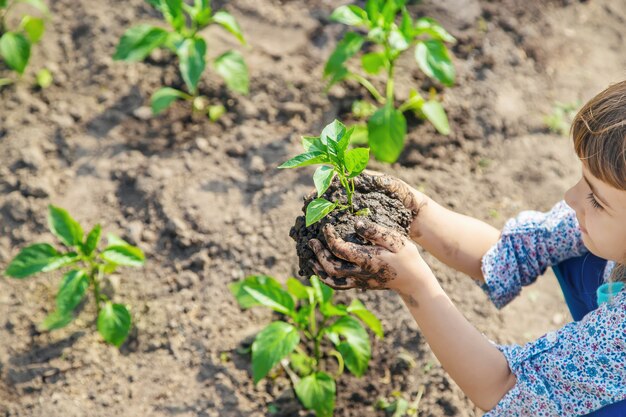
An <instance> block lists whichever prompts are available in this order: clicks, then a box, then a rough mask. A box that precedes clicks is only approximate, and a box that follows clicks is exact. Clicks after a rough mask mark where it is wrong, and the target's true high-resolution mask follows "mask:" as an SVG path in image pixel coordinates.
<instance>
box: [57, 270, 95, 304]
mask: <svg viewBox="0 0 626 417" xmlns="http://www.w3.org/2000/svg"><path fill="white" fill-rule="evenodd" d="M88 287H89V278H88V277H87V274H86V273H85V271H83V270H81V269H73V270H71V271H69V272H67V273H65V275H63V280H62V281H61V285H60V287H59V292H58V293H57V296H56V304H57V311H58V312H60V313H61V314H65V313H71V312H72V311H73V310H74V309H75V308H76V306H77V305H78V304H79V303H80V301H81V300H82V299H83V297H84V296H85V291H86V290H87V288H88Z"/></svg>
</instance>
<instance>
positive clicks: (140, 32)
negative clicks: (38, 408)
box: [0, 0, 249, 121]
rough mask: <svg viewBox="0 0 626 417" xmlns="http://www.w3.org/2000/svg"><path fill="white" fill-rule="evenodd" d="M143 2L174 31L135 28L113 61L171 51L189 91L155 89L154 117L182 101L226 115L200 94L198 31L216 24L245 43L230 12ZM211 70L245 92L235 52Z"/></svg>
mask: <svg viewBox="0 0 626 417" xmlns="http://www.w3.org/2000/svg"><path fill="white" fill-rule="evenodd" d="M0 1H1V0H0ZM146 1H147V2H148V3H149V4H150V5H151V6H153V7H154V8H155V9H157V10H158V11H159V12H161V13H162V14H163V17H164V18H165V20H166V21H167V22H168V23H169V25H170V26H171V28H172V30H170V31H168V30H166V29H163V28H161V27H157V26H152V25H147V24H143V25H138V26H134V27H132V28H130V29H128V30H127V31H126V32H125V33H124V35H123V36H122V38H121V39H120V42H119V44H118V45H117V50H116V52H115V55H113V58H114V59H116V60H123V61H143V60H144V59H145V58H146V57H147V56H148V55H149V54H150V52H151V51H152V50H153V49H155V48H159V47H163V48H167V49H169V50H170V51H172V52H173V53H174V54H175V55H176V56H177V57H178V61H179V69H180V73H181V76H182V78H183V81H184V82H185V85H186V86H187V90H188V91H187V92H185V91H181V90H178V89H175V88H171V87H162V88H161V89H159V90H157V91H156V92H155V93H154V94H153V95H152V99H151V102H152V111H153V113H154V114H157V113H160V112H161V111H163V110H165V109H166V108H168V107H169V106H170V104H172V103H173V102H174V101H176V100H180V99H182V100H187V101H190V102H191V104H192V109H193V111H194V112H202V113H206V114H207V115H208V116H209V118H210V119H211V120H212V121H215V120H217V119H219V117H220V116H221V115H222V114H224V112H225V111H226V109H225V107H224V106H223V105H222V104H220V103H216V104H215V103H214V104H210V102H211V101H210V100H209V98H207V97H205V96H202V95H199V93H198V82H199V81H200V77H201V76H202V73H203V72H204V70H205V68H206V63H207V57H206V51H207V44H206V41H205V40H204V38H203V37H202V36H201V35H200V31H201V30H203V29H204V28H206V27H207V26H209V25H212V24H218V25H220V26H222V27H223V28H224V29H226V30H227V31H228V32H230V33H232V34H233V35H234V36H235V37H236V38H237V40H238V41H239V42H241V44H243V45H245V44H246V41H245V40H244V38H243V33H242V31H241V28H240V27H239V24H238V23H237V21H236V20H235V18H234V17H233V16H232V15H231V14H230V13H228V12H225V11H223V10H219V11H217V12H214V11H213V9H212V7H211V2H210V0H194V4H193V6H190V5H189V4H187V3H185V2H184V1H183V0H146ZM213 68H214V69H215V71H216V72H217V73H218V74H219V75H220V76H222V77H223V78H224V81H225V82H226V86H227V87H228V88H229V89H230V90H232V91H234V92H237V93H241V94H248V84H249V81H248V67H247V66H246V63H245V62H244V60H243V57H242V56H241V54H240V53H239V52H237V51H234V50H231V51H227V52H224V53H223V54H221V55H219V56H218V57H216V58H215V59H214V60H213Z"/></svg>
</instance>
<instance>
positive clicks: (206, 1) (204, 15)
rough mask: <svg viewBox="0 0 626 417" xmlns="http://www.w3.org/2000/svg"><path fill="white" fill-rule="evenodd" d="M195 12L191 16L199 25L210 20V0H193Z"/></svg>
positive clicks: (211, 10) (201, 25) (203, 24)
mask: <svg viewBox="0 0 626 417" xmlns="http://www.w3.org/2000/svg"><path fill="white" fill-rule="evenodd" d="M193 3H194V9H195V13H194V15H193V16H192V18H193V19H194V20H195V21H196V23H198V25H199V26H200V27H203V26H205V25H206V24H208V23H209V22H210V21H211V13H212V12H213V9H211V1H210V0H194V2H193Z"/></svg>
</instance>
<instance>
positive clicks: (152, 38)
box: [113, 25, 168, 61]
mask: <svg viewBox="0 0 626 417" xmlns="http://www.w3.org/2000/svg"><path fill="white" fill-rule="evenodd" d="M167 36H168V32H167V31H166V30H165V29H161V28H158V27H155V26H151V25H137V26H134V27H132V28H130V29H128V30H126V32H124V35H122V38H121V39H120V42H119V43H118V44H117V48H116V50H115V54H114V55H113V59H115V60H122V61H143V60H144V59H145V58H146V57H147V56H148V55H149V54H150V52H152V50H153V49H154V48H157V47H159V46H161V45H163V44H164V43H165V41H166V40H167Z"/></svg>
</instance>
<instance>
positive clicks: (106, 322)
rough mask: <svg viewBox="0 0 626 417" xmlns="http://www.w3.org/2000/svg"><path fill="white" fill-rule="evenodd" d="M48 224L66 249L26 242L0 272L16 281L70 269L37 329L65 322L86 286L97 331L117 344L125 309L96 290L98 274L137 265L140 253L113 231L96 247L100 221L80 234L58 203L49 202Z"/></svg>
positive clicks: (125, 323) (125, 327) (126, 319)
mask: <svg viewBox="0 0 626 417" xmlns="http://www.w3.org/2000/svg"><path fill="white" fill-rule="evenodd" d="M48 224H49V227H50V231H51V232H52V233H53V234H54V235H55V236H56V237H57V238H58V239H59V240H60V241H61V243H62V244H63V245H64V246H66V247H67V249H68V250H66V251H62V252H59V251H57V250H56V249H55V248H54V247H53V246H52V245H50V244H48V243H36V244H34V245H30V246H28V247H26V248H24V249H22V250H21V251H20V253H19V254H18V255H17V256H16V257H15V258H14V259H13V260H12V261H11V263H10V264H9V266H8V267H7V269H6V271H5V274H6V275H8V276H10V277H13V278H20V279H21V278H26V277H28V276H30V275H33V274H36V273H38V272H49V271H53V270H56V269H59V268H62V267H71V269H70V270H69V271H68V272H66V273H65V274H64V275H63V280H62V281H61V285H60V286H59V292H58V293H57V295H56V310H55V311H54V312H53V313H51V314H50V315H48V317H46V319H45V320H44V321H43V323H42V325H41V327H42V328H43V329H45V330H54V329H60V328H61V327H65V326H66V325H68V324H69V323H70V322H71V321H72V320H73V319H74V312H75V310H76V309H77V307H78V306H79V304H80V303H81V301H82V300H83V298H84V297H85V294H86V292H87V290H88V289H89V288H91V291H92V292H93V297H94V300H95V303H96V314H97V327H98V331H99V332H100V334H101V335H102V337H103V338H104V340H106V341H107V342H108V343H111V344H113V345H115V346H117V347H119V346H121V345H122V343H124V340H126V337H127V336H128V332H129V331H130V325H131V316H130V313H129V312H128V309H127V308H126V307H125V306H124V305H123V304H116V303H113V302H112V301H111V300H109V298H108V297H107V296H106V295H105V294H103V293H102V292H101V291H100V288H101V285H102V281H103V279H104V276H105V275H106V274H111V273H113V272H114V271H115V270H116V269H117V267H118V266H133V267H140V266H142V265H143V263H144V255H143V252H142V251H141V249H139V248H137V247H135V246H131V245H130V244H128V243H126V242H125V241H123V240H122V239H120V238H118V237H116V236H113V235H108V236H107V240H108V242H107V246H106V247H105V248H104V250H102V251H99V250H98V243H99V242H100V234H101V228H100V225H96V226H95V227H94V228H93V229H91V231H90V232H89V233H88V234H87V235H86V236H84V233H83V229H82V227H81V226H80V224H79V223H78V222H77V221H76V220H74V219H73V218H72V217H71V216H70V215H69V213H68V212H67V211H65V210H63V209H61V208H59V207H54V206H49V213H48Z"/></svg>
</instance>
